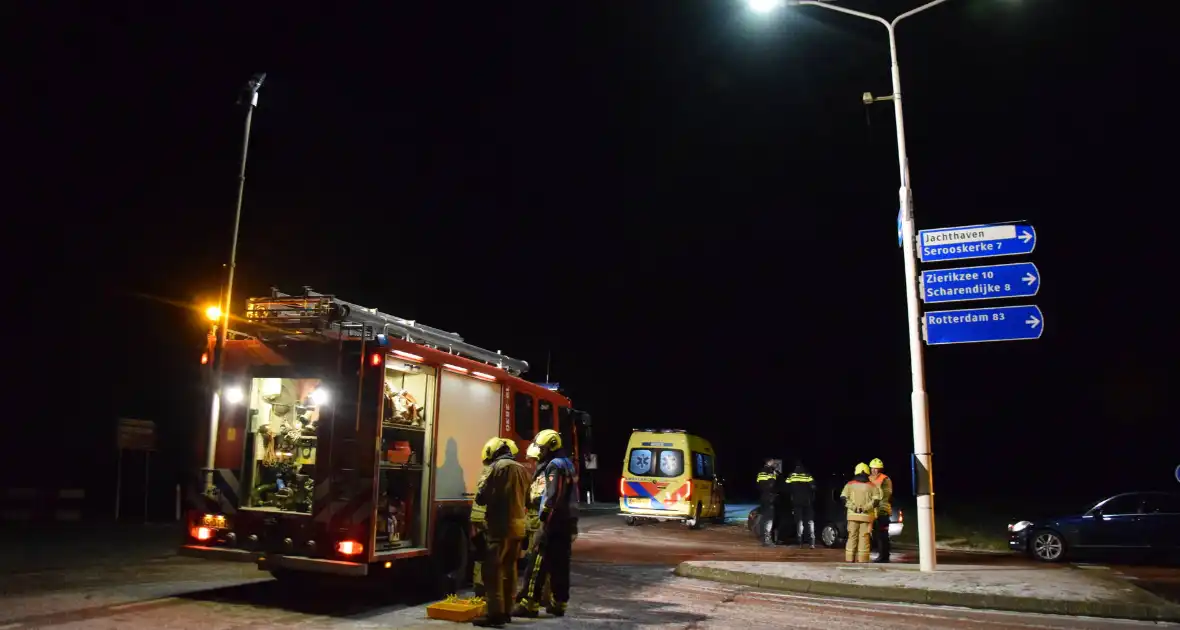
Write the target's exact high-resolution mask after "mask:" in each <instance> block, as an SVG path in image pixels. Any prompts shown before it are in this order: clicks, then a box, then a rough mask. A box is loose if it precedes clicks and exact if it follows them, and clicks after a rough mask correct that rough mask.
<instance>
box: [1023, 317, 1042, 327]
mask: <svg viewBox="0 0 1180 630" xmlns="http://www.w3.org/2000/svg"><path fill="white" fill-rule="evenodd" d="M1024 323H1026V324H1028V325H1029V326H1032V327H1033V328H1036V327H1037V326H1040V325H1041V320H1039V319H1037V316H1036V315H1029V316H1028V319H1026V320H1024Z"/></svg>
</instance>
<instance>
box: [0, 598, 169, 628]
mask: <svg viewBox="0 0 1180 630" xmlns="http://www.w3.org/2000/svg"><path fill="white" fill-rule="evenodd" d="M174 601H177V598H175V597H163V598H160V599H148V600H144V601H142V602H131V603H130V604H119V605H117V606H107V610H127V609H128V608H139V607H140V606H151V605H154V604H163V603H165V602H174ZM0 630H3V629H0Z"/></svg>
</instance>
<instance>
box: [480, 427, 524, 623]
mask: <svg viewBox="0 0 1180 630" xmlns="http://www.w3.org/2000/svg"><path fill="white" fill-rule="evenodd" d="M489 450H490V451H491V452H490V455H489V454H488V451H489ZM514 450H515V449H514V448H513V445H512V443H511V442H510V441H509V440H503V439H500V438H493V439H491V440H488V442H487V443H486V444H485V445H484V455H485V459H490V460H491V463H490V464H489V465H488V471H487V476H486V477H485V478H484V479H483V483H482V484H481V485H480V486H479V489H478V491H477V492H476V493H475V505H477V506H482V507H483V509H484V517H483V526H482V527H483V530H484V545H483V547H484V554H483V557H482V560H483V562H482V566H481V569H480V573H481V577H482V582H483V583H484V592H485V594H486V599H487V613H486V614H485V615H483V616H480V617H477V618H475V619H474V620H472V622H471V623H472V624H474V625H476V626H481V627H492V628H501V627H503V626H504V624H505V623H508V622H509V621H511V618H510V617H509V615H510V607H511V605H512V597H513V595H514V594H515V590H516V561H517V558H519V557H520V545H521V542H522V541H523V540H524V534H525V506H524V504H525V493H526V491H527V489H528V485H529V474H528V471H527V470H525V468H524V466H521V465H520V463H519V462H517V461H516V457H515V455H514V454H513V452H514Z"/></svg>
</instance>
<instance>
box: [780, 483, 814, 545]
mask: <svg viewBox="0 0 1180 630" xmlns="http://www.w3.org/2000/svg"><path fill="white" fill-rule="evenodd" d="M787 490H788V493H789V494H790V497H791V511H793V512H794V513H795V534H796V535H797V536H798V538H799V547H800V548H802V547H803V525H804V524H806V525H807V530H808V531H809V532H810V533H811V538H810V540H811V548H812V549H815V507H814V505H815V479H813V478H812V477H811V475H809V474H808V473H807V468H805V467H804V466H803V462H795V470H794V472H792V473H791V475H790V476H789V477H787Z"/></svg>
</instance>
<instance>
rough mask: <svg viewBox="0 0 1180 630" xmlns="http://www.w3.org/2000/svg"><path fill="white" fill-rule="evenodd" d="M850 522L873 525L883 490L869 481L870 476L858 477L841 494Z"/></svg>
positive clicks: (862, 475)
mask: <svg viewBox="0 0 1180 630" xmlns="http://www.w3.org/2000/svg"><path fill="white" fill-rule="evenodd" d="M840 498H841V499H843V500H844V510H845V511H846V512H847V513H848V520H849V521H856V522H860V523H871V522H872V521H873V518H874V517H875V516H876V515H877V509H878V507H877V506H878V505H879V504H880V503H881V489H880V488H878V487H877V486H875V485H873V483H872V482H871V481H869V476H868V475H864V474H861V475H857V476H855V477H853V478H852V481H849V482H848V483H847V484H845V486H844V490H842V491H841V492H840Z"/></svg>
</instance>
